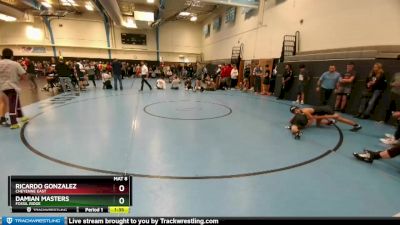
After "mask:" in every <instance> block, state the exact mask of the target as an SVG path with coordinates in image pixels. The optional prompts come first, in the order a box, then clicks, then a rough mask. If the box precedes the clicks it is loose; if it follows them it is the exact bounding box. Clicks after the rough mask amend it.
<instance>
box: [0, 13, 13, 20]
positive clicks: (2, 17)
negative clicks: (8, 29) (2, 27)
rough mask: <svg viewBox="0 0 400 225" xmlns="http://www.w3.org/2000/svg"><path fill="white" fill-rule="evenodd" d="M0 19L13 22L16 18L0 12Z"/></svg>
mask: <svg viewBox="0 0 400 225" xmlns="http://www.w3.org/2000/svg"><path fill="white" fill-rule="evenodd" d="M0 20H4V21H6V22H14V21H16V20H17V18H15V17H13V16H7V15H5V14H2V13H0Z"/></svg>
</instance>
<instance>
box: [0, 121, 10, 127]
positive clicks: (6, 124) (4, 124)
mask: <svg viewBox="0 0 400 225" xmlns="http://www.w3.org/2000/svg"><path fill="white" fill-rule="evenodd" d="M1 126H2V127H10V126H11V124H9V123H7V122H3V123H1Z"/></svg>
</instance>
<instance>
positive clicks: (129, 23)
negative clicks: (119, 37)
mask: <svg viewBox="0 0 400 225" xmlns="http://www.w3.org/2000/svg"><path fill="white" fill-rule="evenodd" d="M122 25H123V26H124V27H127V28H137V25H136V21H135V20H134V19H133V18H132V17H127V18H126V21H123V22H122Z"/></svg>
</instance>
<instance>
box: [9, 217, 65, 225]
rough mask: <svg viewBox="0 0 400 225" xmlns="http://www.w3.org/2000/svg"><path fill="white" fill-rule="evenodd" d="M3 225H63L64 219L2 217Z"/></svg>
mask: <svg viewBox="0 0 400 225" xmlns="http://www.w3.org/2000/svg"><path fill="white" fill-rule="evenodd" d="M2 224H3V225H38V224H41V225H64V217H23V216H3V217H2Z"/></svg>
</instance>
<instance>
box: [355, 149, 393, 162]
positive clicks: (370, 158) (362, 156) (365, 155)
mask: <svg viewBox="0 0 400 225" xmlns="http://www.w3.org/2000/svg"><path fill="white" fill-rule="evenodd" d="M353 155H354V157H356V158H357V159H358V160H361V161H364V162H367V163H372V162H374V160H376V159H391V158H394V157H396V156H398V155H400V145H396V146H394V147H392V148H389V149H386V150H382V151H377V152H375V151H371V150H367V149H364V151H363V152H358V153H357V152H354V153H353Z"/></svg>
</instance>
